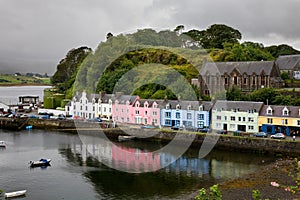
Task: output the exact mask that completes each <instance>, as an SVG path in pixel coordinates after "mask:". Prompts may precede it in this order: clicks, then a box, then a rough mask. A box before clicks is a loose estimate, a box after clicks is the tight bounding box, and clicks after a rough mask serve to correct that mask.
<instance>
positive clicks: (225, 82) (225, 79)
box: [224, 77, 228, 85]
mask: <svg viewBox="0 0 300 200" xmlns="http://www.w3.org/2000/svg"><path fill="white" fill-rule="evenodd" d="M224 84H225V85H228V78H227V77H225V78H224Z"/></svg>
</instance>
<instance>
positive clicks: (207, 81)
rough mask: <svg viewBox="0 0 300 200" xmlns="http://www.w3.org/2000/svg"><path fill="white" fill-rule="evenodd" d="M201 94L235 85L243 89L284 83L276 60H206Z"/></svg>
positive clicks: (200, 83) (210, 93)
mask: <svg viewBox="0 0 300 200" xmlns="http://www.w3.org/2000/svg"><path fill="white" fill-rule="evenodd" d="M198 79H199V85H200V92H201V94H205V95H212V94H216V93H218V92H222V91H225V90H227V89H229V88H231V87H233V86H236V87H238V88H240V89H241V90H242V91H245V92H247V91H254V90H257V89H259V88H269V87H273V88H280V87H282V86H283V85H284V82H283V80H282V79H281V77H280V71H279V68H278V66H277V65H275V62H274V61H251V62H206V63H204V64H203V67H202V70H201V73H200V74H199V77H198Z"/></svg>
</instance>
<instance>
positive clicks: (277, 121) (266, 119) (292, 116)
mask: <svg viewBox="0 0 300 200" xmlns="http://www.w3.org/2000/svg"><path fill="white" fill-rule="evenodd" d="M258 126H259V129H260V130H261V131H263V132H266V133H270V134H274V133H279V132H280V133H284V134H286V135H288V136H290V135H291V134H293V133H294V132H295V133H297V131H299V132H300V106H274V105H265V106H263V108H262V109H261V111H260V114H259V116H258Z"/></svg>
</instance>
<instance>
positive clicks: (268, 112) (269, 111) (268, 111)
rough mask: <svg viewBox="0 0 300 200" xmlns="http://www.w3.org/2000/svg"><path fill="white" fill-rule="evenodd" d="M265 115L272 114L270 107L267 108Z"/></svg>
mask: <svg viewBox="0 0 300 200" xmlns="http://www.w3.org/2000/svg"><path fill="white" fill-rule="evenodd" d="M267 115H272V108H270V107H268V108H267Z"/></svg>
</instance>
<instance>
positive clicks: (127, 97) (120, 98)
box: [116, 95, 138, 104]
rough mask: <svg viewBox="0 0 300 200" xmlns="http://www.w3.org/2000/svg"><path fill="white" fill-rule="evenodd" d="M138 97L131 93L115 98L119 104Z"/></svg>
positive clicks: (132, 100) (131, 101)
mask: <svg viewBox="0 0 300 200" xmlns="http://www.w3.org/2000/svg"><path fill="white" fill-rule="evenodd" d="M136 99H138V96H131V95H121V96H119V97H118V98H116V100H118V101H119V104H126V102H127V101H129V104H132V103H134V101H135V100H136Z"/></svg>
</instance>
